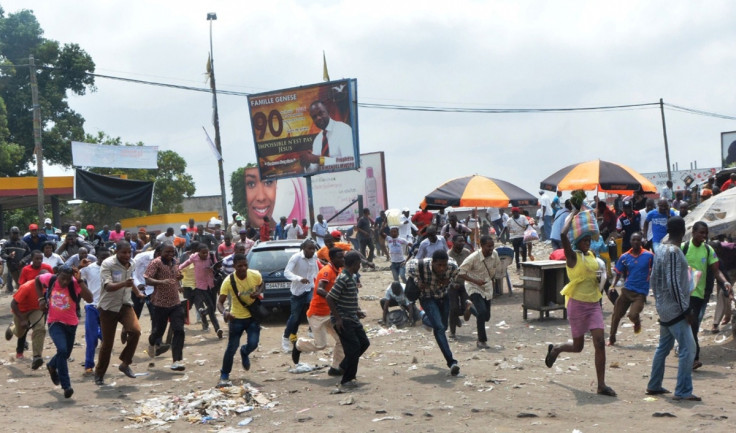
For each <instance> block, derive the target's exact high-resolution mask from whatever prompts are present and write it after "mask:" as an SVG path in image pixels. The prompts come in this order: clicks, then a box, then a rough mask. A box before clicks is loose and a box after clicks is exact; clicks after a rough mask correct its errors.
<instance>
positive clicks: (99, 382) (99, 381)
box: [95, 376, 105, 386]
mask: <svg viewBox="0 0 736 433" xmlns="http://www.w3.org/2000/svg"><path fill="white" fill-rule="evenodd" d="M104 384H105V380H104V379H103V378H102V376H95V385H97V386H103V385H104Z"/></svg>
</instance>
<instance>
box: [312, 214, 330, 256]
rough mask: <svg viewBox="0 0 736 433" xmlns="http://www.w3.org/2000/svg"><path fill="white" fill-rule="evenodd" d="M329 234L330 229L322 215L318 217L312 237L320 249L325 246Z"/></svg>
mask: <svg viewBox="0 0 736 433" xmlns="http://www.w3.org/2000/svg"><path fill="white" fill-rule="evenodd" d="M329 232H330V229H329V227H328V226H327V222H326V221H325V220H324V217H323V216H322V214H319V215H317V222H316V223H315V224H314V227H312V235H313V237H314V240H315V241H316V242H317V245H318V246H319V248H322V247H323V246H325V235H326V234H327V233H329Z"/></svg>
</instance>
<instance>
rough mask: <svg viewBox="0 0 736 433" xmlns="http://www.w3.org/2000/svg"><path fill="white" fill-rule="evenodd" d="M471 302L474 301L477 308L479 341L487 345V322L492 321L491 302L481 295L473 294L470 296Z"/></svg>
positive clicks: (476, 317) (475, 312)
mask: <svg viewBox="0 0 736 433" xmlns="http://www.w3.org/2000/svg"><path fill="white" fill-rule="evenodd" d="M470 300H471V301H473V307H475V311H474V312H473V314H475V319H476V324H477V325H478V341H480V342H481V343H485V342H486V341H488V336H486V322H488V321H489V320H491V300H490V299H485V298H484V297H483V296H481V295H480V293H473V294H472V295H470Z"/></svg>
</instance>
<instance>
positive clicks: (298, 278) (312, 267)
mask: <svg viewBox="0 0 736 433" xmlns="http://www.w3.org/2000/svg"><path fill="white" fill-rule="evenodd" d="M316 251H317V244H316V243H315V242H314V241H313V240H311V239H305V240H304V242H303V243H302V246H301V251H299V252H298V253H296V254H294V255H293V256H291V258H290V259H289V262H288V263H287V264H286V268H285V269H284V277H286V278H288V279H289V280H290V281H291V312H290V314H289V319H288V320H287V321H286V328H285V329H284V336H283V338H282V339H281V349H282V350H283V351H284V352H285V353H289V352H291V349H292V345H293V342H295V341H296V340H297V335H296V333H297V331H298V330H299V321H300V320H301V318H302V315H304V313H305V311H306V310H307V308H309V302H310V300H311V295H312V289H313V288H314V279H315V278H316V277H317V274H318V273H319V269H318V267H317V256H316V255H315V254H314V253H315V252H316Z"/></svg>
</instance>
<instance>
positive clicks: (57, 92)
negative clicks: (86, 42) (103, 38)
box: [0, 8, 95, 175]
mask: <svg viewBox="0 0 736 433" xmlns="http://www.w3.org/2000/svg"><path fill="white" fill-rule="evenodd" d="M30 55H33V56H34V61H35V64H36V67H37V71H36V76H37V80H38V91H39V104H40V106H41V123H42V127H43V133H42V137H41V140H42V142H43V146H44V158H45V159H46V160H47V161H48V162H50V163H52V164H61V165H64V166H70V165H71V162H72V161H71V146H69V142H70V141H72V140H78V141H81V140H82V139H83V138H84V128H83V126H84V118H83V117H82V116H81V115H80V114H79V113H76V112H75V111H74V110H72V109H71V108H70V107H69V104H68V100H67V97H68V95H69V92H73V93H75V94H77V95H84V94H85V93H86V92H87V91H88V90H90V91H93V90H94V77H92V76H91V75H89V73H92V72H94V70H95V64H94V62H93V61H92V57H90V55H89V54H87V53H86V52H85V51H84V50H82V49H81V48H80V47H79V45H77V44H64V45H61V44H60V43H59V42H57V41H54V40H51V39H46V38H44V37H43V29H42V28H41V25H40V24H39V23H38V21H37V20H36V17H35V16H34V15H33V12H32V11H29V10H21V11H19V12H16V13H11V14H9V15H7V16H6V15H5V11H4V10H3V9H2V8H0V61H2V62H3V68H2V74H0V98H2V100H3V101H4V103H5V105H6V108H7V113H0V117H2V118H3V120H2V121H0V123H4V124H6V125H7V129H8V130H9V134H10V135H9V136H8V137H7V140H8V141H9V142H11V143H16V144H17V145H19V146H20V148H19V149H20V150H21V151H22V154H21V155H20V157H18V155H17V151H18V149H17V148H16V149H14V150H13V151H12V152H13V156H12V157H4V156H3V155H4V154H5V153H7V152H0V160H2V162H0V170H2V172H0V173H2V174H5V175H8V174H13V175H17V174H20V173H22V172H24V171H25V170H26V169H27V167H28V164H29V163H30V162H31V161H32V159H33V149H34V142H33V116H31V115H30V113H31V112H32V102H31V88H30V85H29V83H30V70H29V68H28V66H26V65H27V64H28V58H29V56H30ZM13 65H18V66H16V67H15V68H13V67H12V66H13ZM21 65H23V66H21ZM0 141H3V137H2V131H0ZM3 147H5V146H3Z"/></svg>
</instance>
